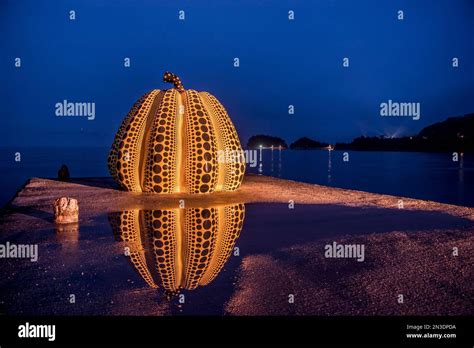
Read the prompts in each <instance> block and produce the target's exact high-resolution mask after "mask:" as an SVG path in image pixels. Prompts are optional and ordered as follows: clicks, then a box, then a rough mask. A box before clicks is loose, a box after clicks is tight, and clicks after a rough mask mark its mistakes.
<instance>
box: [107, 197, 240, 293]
mask: <svg viewBox="0 0 474 348" xmlns="http://www.w3.org/2000/svg"><path fill="white" fill-rule="evenodd" d="M244 216H245V206H244V205H243V204H232V205H226V206H216V207H210V208H187V209H165V210H129V211H124V212H122V213H112V214H110V215H109V221H110V223H111V226H112V230H113V233H114V235H115V237H116V239H117V240H118V241H121V242H125V243H126V244H127V246H128V248H129V257H130V261H131V262H132V264H133V266H134V267H135V269H136V270H137V271H138V273H139V274H140V276H141V277H142V278H143V279H144V280H145V282H146V283H147V284H148V285H149V286H150V287H152V288H158V287H159V285H161V286H162V287H163V288H164V289H165V290H166V291H167V292H168V293H176V292H178V291H179V290H180V289H187V290H192V289H195V288H196V287H197V286H198V285H207V284H209V283H210V282H212V280H213V279H214V278H215V277H216V276H217V275H218V274H219V272H220V270H221V269H222V267H223V266H224V264H225V263H226V261H227V259H228V258H229V256H230V254H231V253H232V250H233V248H234V245H235V242H236V240H237V238H238V237H239V235H240V231H241V229H242V225H243V221H244Z"/></svg>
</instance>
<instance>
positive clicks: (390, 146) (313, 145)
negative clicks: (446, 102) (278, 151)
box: [247, 113, 474, 152]
mask: <svg viewBox="0 0 474 348" xmlns="http://www.w3.org/2000/svg"><path fill="white" fill-rule="evenodd" d="M272 145H273V147H279V146H280V145H281V147H282V148H285V149H286V148H288V146H287V145H286V142H285V140H283V139H282V138H278V137H273V136H269V135H254V136H252V137H251V138H250V139H249V141H248V143H247V148H249V149H252V148H258V147H260V146H262V147H264V148H267V147H271V146H272ZM328 146H329V145H328V144H327V143H325V142H320V141H317V140H313V139H310V138H308V137H302V138H300V139H298V140H296V141H295V142H293V143H292V144H291V145H290V147H289V148H290V149H291V150H311V149H322V148H328ZM334 149H336V150H360V151H420V152H444V151H459V152H474V113H471V114H467V115H465V116H460V117H450V118H448V119H447V120H445V121H442V122H438V123H435V124H432V125H430V126H428V127H425V128H423V129H422V130H421V131H420V132H419V133H418V134H416V135H412V136H406V137H399V138H387V137H384V136H373V137H365V136H360V137H357V138H355V139H354V140H352V142H350V143H336V144H335V146H334Z"/></svg>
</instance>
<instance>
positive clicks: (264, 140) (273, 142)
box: [247, 134, 288, 149]
mask: <svg viewBox="0 0 474 348" xmlns="http://www.w3.org/2000/svg"><path fill="white" fill-rule="evenodd" d="M272 146H273V147H276V148H278V147H280V146H281V148H283V149H287V148H288V145H286V142H285V140H283V139H282V138H278V137H272V136H270V135H263V134H259V135H254V136H251V137H250V139H249V141H248V142H247V148H248V149H258V148H260V147H265V148H267V147H272Z"/></svg>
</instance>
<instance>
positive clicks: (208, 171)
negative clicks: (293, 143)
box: [108, 73, 245, 193]
mask: <svg viewBox="0 0 474 348" xmlns="http://www.w3.org/2000/svg"><path fill="white" fill-rule="evenodd" d="M163 80H164V81H166V82H172V83H174V85H175V88H171V89H168V90H163V91H160V90H157V89H156V90H153V91H151V92H150V93H148V94H145V95H144V96H142V97H141V98H140V99H139V100H138V101H137V102H136V103H135V105H134V106H133V107H132V109H131V110H130V112H129V113H128V115H127V117H126V118H125V119H124V121H123V122H122V125H121V126H120V128H119V130H118V132H117V134H116V136H115V140H114V143H113V145H112V149H111V151H110V154H109V160H108V161H109V170H110V173H111V174H112V176H113V177H114V178H115V180H116V181H117V182H118V183H119V184H120V185H121V186H122V187H123V188H125V189H126V190H128V191H134V192H157V193H173V192H187V193H206V192H214V191H233V190H236V189H237V188H238V187H239V186H240V184H241V182H242V179H243V175H244V170H245V164H244V163H243V162H244V160H243V156H242V148H241V145H240V141H239V138H238V136H237V133H236V131H235V128H234V126H233V124H232V122H231V120H230V118H229V116H228V115H227V112H226V111H225V109H224V107H223V106H222V105H221V104H220V103H219V101H218V100H217V99H216V98H215V97H214V96H212V95H211V94H209V93H207V92H197V91H194V90H191V89H190V90H184V88H183V85H182V84H181V81H180V80H179V78H178V77H177V76H175V75H173V74H171V73H165V75H164V77H163ZM225 154H229V155H228V156H226V155H225ZM239 154H240V155H239ZM226 157H227V159H229V158H232V159H233V160H227V161H225V160H223V159H225V158H226Z"/></svg>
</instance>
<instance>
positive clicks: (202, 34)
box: [0, 0, 474, 146]
mask: <svg viewBox="0 0 474 348" xmlns="http://www.w3.org/2000/svg"><path fill="white" fill-rule="evenodd" d="M70 10H75V11H76V20H74V21H71V20H69V11H70ZM179 10H184V11H185V16H186V19H185V21H180V20H178V11H179ZM289 10H294V11H295V20H293V21H289V20H288V11H289ZM398 10H403V11H404V16H405V19H404V20H403V21H399V20H397V11H398ZM0 40H1V41H0V53H1V56H0V59H1V61H0V76H1V82H2V83H1V84H0V85H1V87H0V88H1V90H0V92H1V94H0V98H1V100H0V105H1V112H2V127H1V130H0V145H1V146H51V145H54V146H56V145H59V144H60V145H66V146H72V145H80V146H109V145H110V144H111V143H112V140H113V136H114V133H115V131H116V130H117V128H118V126H119V124H120V122H121V120H122V118H123V117H124V115H125V114H126V113H127V112H128V110H129V109H130V108H131V106H132V105H133V103H134V102H135V100H136V99H138V98H139V97H140V95H142V94H144V93H145V92H147V91H149V90H151V89H154V88H159V89H163V88H170V86H169V85H166V84H164V83H163V82H162V75H163V72H164V71H166V70H170V71H172V72H175V73H176V74H178V75H179V76H180V77H181V79H182V81H183V84H184V86H185V87H186V88H193V89H197V90H207V91H209V92H211V93H212V94H214V95H215V96H216V97H217V98H218V99H220V101H221V102H222V103H223V105H224V106H225V107H226V108H227V109H228V111H229V114H230V115H231V118H232V120H233V121H234V123H235V125H236V128H237V130H238V132H239V134H240V137H241V140H242V142H243V143H246V141H247V139H248V137H249V136H251V135H254V134H262V133H263V134H269V135H275V136H280V137H283V138H284V139H285V140H287V142H292V141H294V140H295V139H297V138H299V137H301V136H309V137H312V138H315V139H318V140H321V141H327V142H336V141H350V140H351V139H352V138H354V137H356V136H359V135H394V134H395V135H409V134H413V133H417V132H418V131H419V130H420V129H421V128H423V127H424V126H426V125H429V124H432V123H434V122H437V121H441V120H444V119H445V118H447V117H449V116H458V115H463V114H466V113H469V112H474V98H473V91H474V1H472V0H465V1H462V0H444V1H440V0H426V1H422V0H415V1H413V0H409V1H380V0H378V1H377V0H373V1H368V0H364V1H353V0H347V1H341V0H339V1H278V2H276V1H258V2H257V1H189V2H177V1H160V2H158V1H98V0H94V1H91V0H90V1H5V0H2V1H1V4H0ZM16 57H20V58H21V60H22V66H21V68H16V67H15V66H14V63H15V58H16ZM125 57H130V58H131V67H130V68H124V66H123V59H124V58H125ZM235 57H238V58H239V59H240V67H239V68H235V67H234V66H233V62H234V61H233V60H234V58H235ZM344 57H348V58H349V59H350V66H349V68H344V67H343V66H342V60H343V58H344ZM453 57H457V58H459V67H458V68H453V67H452V64H451V61H452V58H453ZM64 99H66V100H68V101H72V102H95V103H96V118H95V120H93V121H88V120H87V119H86V118H74V117H63V118H61V117H56V116H55V104H56V103H57V102H62V101H63V100H64ZM389 99H391V100H394V101H403V102H420V103H421V119H420V120H419V121H414V120H412V119H411V118H383V117H381V116H380V115H379V105H380V103H381V102H384V101H387V100H389ZM290 104H293V105H295V114H294V115H288V105H290Z"/></svg>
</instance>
